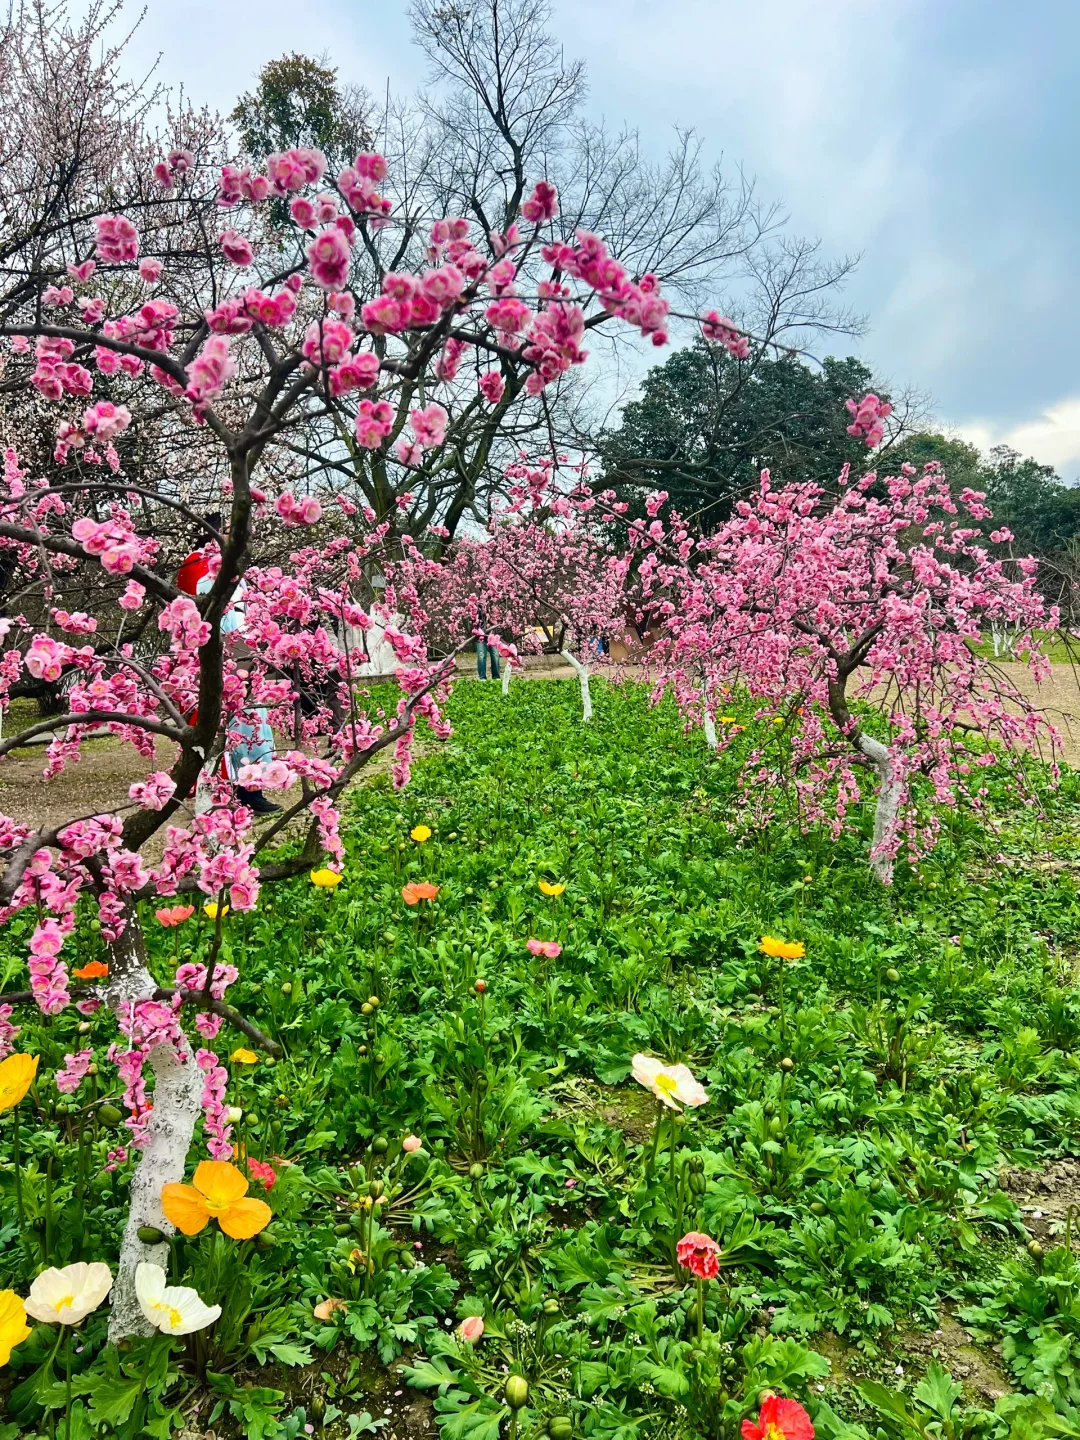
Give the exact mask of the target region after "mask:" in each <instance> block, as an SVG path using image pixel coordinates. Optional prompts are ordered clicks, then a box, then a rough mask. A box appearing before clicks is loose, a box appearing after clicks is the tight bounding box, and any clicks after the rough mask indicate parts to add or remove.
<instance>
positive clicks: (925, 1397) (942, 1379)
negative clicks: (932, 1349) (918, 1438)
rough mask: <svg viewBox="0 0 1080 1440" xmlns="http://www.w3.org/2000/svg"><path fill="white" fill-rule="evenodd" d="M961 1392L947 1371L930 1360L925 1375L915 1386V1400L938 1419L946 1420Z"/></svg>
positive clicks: (961, 1387)
mask: <svg viewBox="0 0 1080 1440" xmlns="http://www.w3.org/2000/svg"><path fill="white" fill-rule="evenodd" d="M963 1390H964V1387H963V1386H962V1385H958V1384H957V1383H956V1381H955V1380H954V1379H953V1378H952V1376H951V1375H950V1374H949V1372H948V1371H947V1370H944V1369H942V1367H941V1366H940V1365H939V1364H938V1362H937V1361H936V1360H932V1361H931V1362H930V1364H929V1365H928V1366H927V1367H926V1374H925V1375H924V1376H923V1378H922V1379H921V1380H920V1381H919V1383H918V1385H916V1386H915V1399H916V1400H921V1401H922V1403H923V1404H924V1405H928V1406H929V1407H930V1409H931V1410H933V1412H934V1414H935V1415H937V1416H938V1417H939V1419H941V1420H948V1418H949V1417H950V1415H951V1414H952V1409H953V1405H954V1404H955V1403H956V1401H957V1400H959V1398H960V1396H961V1395H962V1394H963Z"/></svg>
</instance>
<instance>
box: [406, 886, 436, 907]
mask: <svg viewBox="0 0 1080 1440" xmlns="http://www.w3.org/2000/svg"><path fill="white" fill-rule="evenodd" d="M438 893H439V887H438V885H432V883H431V881H430V880H413V881H411V882H410V883H409V884H408V885H405V886H403V887H402V891H401V898H402V899H403V900H404V901H405V904H406V905H417V904H419V902H420V901H421V900H434V899H435V896H436V895H437V894H438Z"/></svg>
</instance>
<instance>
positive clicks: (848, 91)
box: [132, 0, 1080, 480]
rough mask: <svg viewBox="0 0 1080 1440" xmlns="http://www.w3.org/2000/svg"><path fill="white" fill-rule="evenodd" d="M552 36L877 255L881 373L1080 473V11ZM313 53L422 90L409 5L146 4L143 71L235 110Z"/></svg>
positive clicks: (799, 2)
mask: <svg viewBox="0 0 1080 1440" xmlns="http://www.w3.org/2000/svg"><path fill="white" fill-rule="evenodd" d="M298 14H299V15H302V20H300V21H299V23H298V18H297V17H298ZM181 16H182V19H181V18H180V17H181ZM553 28H554V30H555V32H556V33H557V34H558V35H559V36H560V38H561V39H562V40H563V41H564V43H565V46H566V51H567V54H568V55H571V56H575V57H576V56H581V57H582V58H584V59H585V60H586V62H587V64H588V68H589V78H590V97H589V106H590V109H591V111H592V112H593V114H594V115H595V116H596V117H600V116H603V117H604V118H605V119H607V120H608V121H609V122H610V123H612V124H613V125H617V124H621V123H622V122H624V121H625V122H628V123H630V124H632V125H634V126H636V127H637V128H638V129H639V130H640V132H641V136H642V142H643V146H644V147H645V148H646V149H651V150H655V151H656V152H661V151H662V150H663V149H664V148H666V144H667V141H668V138H669V136H670V134H671V130H672V127H673V126H675V125H677V124H678V125H689V126H693V127H695V128H696V129H697V130H698V131H699V132H700V133H701V134H702V135H703V136H704V137H705V138H706V142H707V149H708V151H709V152H710V154H711V156H712V157H714V158H716V159H719V158H720V157H721V156H723V157H724V158H725V160H726V161H727V162H729V163H731V164H735V163H741V164H742V165H743V167H744V168H745V169H746V171H747V172H748V173H749V174H751V175H753V176H756V178H757V180H758V183H759V185H760V188H761V192H762V194H763V195H764V196H766V197H771V198H778V199H780V200H782V201H783V202H784V204H785V206H786V208H787V210H788V212H789V213H790V216H791V224H792V227H793V229H795V230H797V231H798V232H800V233H807V234H815V235H820V236H821V237H822V239H823V241H824V243H825V246H826V249H827V250H828V251H829V252H831V253H834V254H842V253H850V252H861V254H862V257H863V258H862V261H861V264H860V266H859V270H858V272H857V274H856V276H855V277H854V279H853V280H852V282H851V283H850V285H849V287H848V292H847V297H846V298H847V299H848V301H849V302H850V303H851V304H852V305H853V306H854V308H856V309H858V310H860V311H863V312H865V313H866V314H867V316H868V318H869V322H870V327H869V330H868V333H867V334H866V336H865V338H864V339H863V340H862V341H861V342H860V343H859V345H858V347H857V348H858V350H859V352H860V353H862V354H863V355H864V356H865V358H866V359H867V360H868V362H869V363H871V364H872V365H873V366H874V367H875V369H876V371H877V372H878V373H880V374H881V375H883V376H884V377H886V378H887V379H888V380H889V381H891V382H893V383H895V384H897V385H903V384H910V385H914V386H917V387H919V388H920V389H924V390H926V391H927V392H929V394H930V395H931V397H932V399H933V403H934V408H935V411H936V413H937V415H938V417H939V419H940V421H941V423H942V424H943V425H945V426H946V427H948V428H951V429H954V430H956V431H958V432H961V433H963V434H965V435H967V436H968V437H969V438H972V439H974V440H975V441H976V442H977V443H979V444H981V445H982V446H983V447H987V446H989V445H990V444H992V443H996V442H998V441H1006V442H1008V443H1010V444H1013V445H1015V446H1016V447H1017V448H1018V449H1021V450H1023V451H1024V452H1025V453H1029V454H1033V455H1035V456H1036V458H1038V459H1040V460H1043V461H1045V462H1046V463H1048V464H1053V465H1056V466H1057V467H1058V468H1059V470H1060V472H1061V474H1062V475H1063V477H1064V478H1067V479H1070V480H1072V479H1080V374H1078V373H1077V366H1076V362H1075V360H1074V355H1073V352H1074V341H1073V336H1074V333H1075V332H1076V330H1077V327H1078V321H1080V285H1078V283H1077V277H1078V272H1080V263H1078V262H1080V187H1078V186H1077V183H1076V178H1077V164H1076V158H1075V154H1076V145H1077V138H1078V136H1077V131H1078V124H1077V119H1078V113H1080V100H1078V98H1077V96H1078V93H1080V92H1078V87H1077V84H1076V64H1077V57H1078V55H1080V5H1078V4H1076V3H1075V0H1027V3H1024V4H1021V3H1017V0H888V3H886V0H870V3H866V0H861V3H856V0H753V3H751V4H747V3H745V0H739V3H732V0H555V17H554V25H553ZM295 49H301V50H303V51H304V52H305V53H307V54H312V55H315V54H319V53H321V52H323V51H325V52H326V53H327V54H328V55H329V56H330V58H331V61H332V63H334V64H336V65H337V67H338V71H339V75H340V77H341V78H342V79H345V80H353V81H357V82H359V83H361V84H364V85H366V86H367V87H368V88H369V89H370V90H371V91H373V92H374V93H376V94H381V93H383V91H384V90H385V86H386V82H387V80H388V79H389V81H390V84H391V87H392V89H394V90H395V91H398V92H402V91H406V90H408V89H411V88H413V87H414V86H416V85H417V84H418V83H420V81H421V80H422V79H423V59H422V57H421V56H420V54H419V52H418V51H417V50H416V49H415V48H414V47H413V46H412V45H411V43H410V40H409V27H408V21H407V17H406V7H405V5H404V4H403V3H401V0H352V3H345V0H306V3H305V4H304V6H303V8H302V10H300V9H299V8H298V7H297V5H296V4H295V0H259V3H258V4H255V3H253V0H194V3H190V0H189V3H186V4H185V5H184V6H183V8H182V9H181V8H180V7H179V6H178V5H177V4H176V3H175V0H148V10H147V15H146V19H145V20H144V22H143V24H142V26H141V28H140V30H139V32H138V34H137V35H136V38H135V41H134V43H133V47H132V63H133V65H134V64H144V63H146V62H147V61H149V60H152V59H153V57H155V56H156V55H157V54H158V53H159V52H160V54H161V62H160V66H159V71H158V73H159V75H160V77H161V79H162V80H164V81H165V82H166V83H168V84H170V85H174V86H176V85H180V84H183V85H184V87H185V88H186V90H187V91H188V93H189V94H190V96H191V97H192V99H193V100H195V101H199V102H206V103H208V104H210V105H212V106H214V107H217V108H220V109H221V110H222V111H227V110H228V109H229V108H231V105H232V103H233V101H234V99H235V96H236V94H237V93H238V92H239V91H242V90H245V89H247V88H249V87H250V81H251V79H252V78H253V77H254V75H255V73H256V72H257V70H258V68H259V66H260V65H261V64H263V63H264V62H265V61H266V60H269V59H272V58H274V57H275V56H277V55H280V54H282V53H285V52H287V51H290V50H295ZM845 348H848V347H845Z"/></svg>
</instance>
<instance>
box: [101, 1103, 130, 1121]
mask: <svg viewBox="0 0 1080 1440" xmlns="http://www.w3.org/2000/svg"><path fill="white" fill-rule="evenodd" d="M123 1118H124V1117H123V1114H122V1113H121V1112H120V1111H119V1110H118V1109H117V1108H116V1106H115V1105H102V1107H101V1109H100V1110H99V1111H98V1119H99V1120H100V1121H101V1123H102V1124H103V1125H119V1124H120V1121H121V1120H122V1119H123Z"/></svg>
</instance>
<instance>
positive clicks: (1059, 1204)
mask: <svg viewBox="0 0 1080 1440" xmlns="http://www.w3.org/2000/svg"><path fill="white" fill-rule="evenodd" d="M998 1180H999V1183H1000V1185H1001V1188H1002V1189H1003V1190H1005V1191H1006V1192H1007V1193H1008V1194H1009V1195H1011V1196H1012V1198H1013V1199H1014V1200H1015V1201H1016V1203H1017V1205H1018V1206H1019V1208H1020V1211H1021V1213H1022V1214H1023V1217H1024V1224H1025V1226H1026V1227H1027V1229H1028V1230H1029V1231H1030V1232H1031V1235H1032V1236H1033V1237H1034V1239H1036V1240H1038V1241H1040V1242H1041V1243H1042V1244H1044V1245H1045V1244H1047V1243H1049V1244H1050V1245H1057V1244H1060V1243H1061V1241H1062V1240H1063V1238H1064V1235H1065V1221H1066V1217H1067V1216H1068V1212H1069V1209H1070V1208H1071V1207H1073V1206H1075V1207H1077V1215H1078V1223H1077V1224H1076V1225H1075V1227H1074V1228H1076V1229H1077V1230H1078V1231H1080V1160H1067V1159H1066V1160H1051V1162H1050V1163H1049V1165H1045V1166H1042V1167H1041V1168H1040V1169H1038V1170H1020V1169H1009V1170H1003V1171H1002V1172H1001V1174H1000V1175H999V1177H998Z"/></svg>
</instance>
